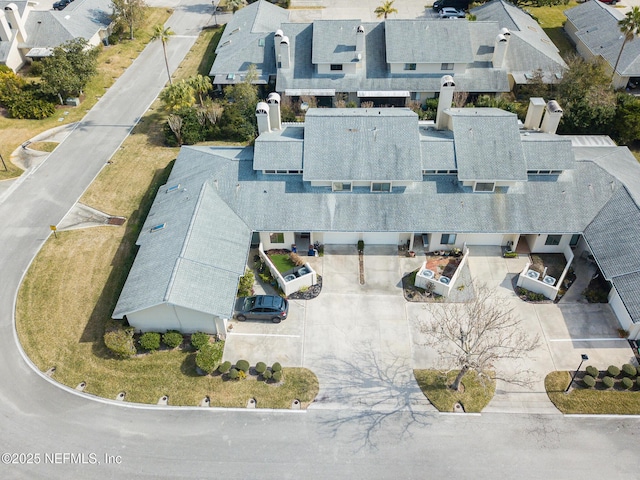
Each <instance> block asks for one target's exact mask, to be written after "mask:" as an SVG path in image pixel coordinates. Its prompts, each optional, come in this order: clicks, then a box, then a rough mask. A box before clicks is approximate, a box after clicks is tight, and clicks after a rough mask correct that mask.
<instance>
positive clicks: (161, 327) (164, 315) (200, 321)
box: [127, 304, 226, 334]
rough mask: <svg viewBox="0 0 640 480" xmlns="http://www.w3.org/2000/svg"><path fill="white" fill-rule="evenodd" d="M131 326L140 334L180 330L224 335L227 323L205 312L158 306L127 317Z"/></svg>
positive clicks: (164, 305)
mask: <svg viewBox="0 0 640 480" xmlns="http://www.w3.org/2000/svg"><path fill="white" fill-rule="evenodd" d="M127 320H128V321H129V325H131V326H132V327H134V328H135V329H136V331H139V332H162V333H164V332H166V331H167V330H178V331H179V332H182V333H193V332H205V333H210V334H216V333H218V332H220V333H222V334H224V333H225V332H226V322H225V321H224V320H223V319H220V318H218V317H215V316H214V315H210V314H208V313H204V312H198V311H195V310H191V309H188V308H183V307H178V306H175V305H169V304H162V305H156V306H154V307H151V308H147V309H145V310H141V311H139V312H135V313H131V314H129V315H127Z"/></svg>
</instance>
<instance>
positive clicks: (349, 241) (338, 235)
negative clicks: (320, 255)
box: [323, 232, 360, 245]
mask: <svg viewBox="0 0 640 480" xmlns="http://www.w3.org/2000/svg"><path fill="white" fill-rule="evenodd" d="M323 238H324V244H325V245H355V244H356V243H358V240H360V234H359V233H355V232H325V233H324V235H323Z"/></svg>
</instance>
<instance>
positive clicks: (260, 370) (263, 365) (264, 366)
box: [256, 362, 267, 375]
mask: <svg viewBox="0 0 640 480" xmlns="http://www.w3.org/2000/svg"><path fill="white" fill-rule="evenodd" d="M266 371H267V364H266V363H264V362H258V363H256V373H257V374H259V375H262V374H263V373H264V372H266Z"/></svg>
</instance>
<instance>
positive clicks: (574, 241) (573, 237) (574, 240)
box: [569, 233, 580, 247]
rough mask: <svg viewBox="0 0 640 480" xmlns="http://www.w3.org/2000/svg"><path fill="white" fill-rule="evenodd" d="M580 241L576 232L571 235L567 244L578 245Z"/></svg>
mask: <svg viewBox="0 0 640 480" xmlns="http://www.w3.org/2000/svg"><path fill="white" fill-rule="evenodd" d="M579 241H580V234H579V233H576V234H575V235H571V240H569V246H570V247H575V246H576V245H578V242H579Z"/></svg>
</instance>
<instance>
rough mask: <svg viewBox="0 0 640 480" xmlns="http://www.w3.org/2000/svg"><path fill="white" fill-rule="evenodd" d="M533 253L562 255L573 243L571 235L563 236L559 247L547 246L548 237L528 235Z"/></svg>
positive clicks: (543, 234)
mask: <svg viewBox="0 0 640 480" xmlns="http://www.w3.org/2000/svg"><path fill="white" fill-rule="evenodd" d="M526 237H527V242H528V243H529V248H530V249H531V253H562V252H564V250H565V248H566V247H567V246H568V245H569V242H570V241H571V234H567V235H562V238H561V239H560V244H559V245H545V242H546V241H547V235H546V234H545V233H542V234H540V235H526Z"/></svg>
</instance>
